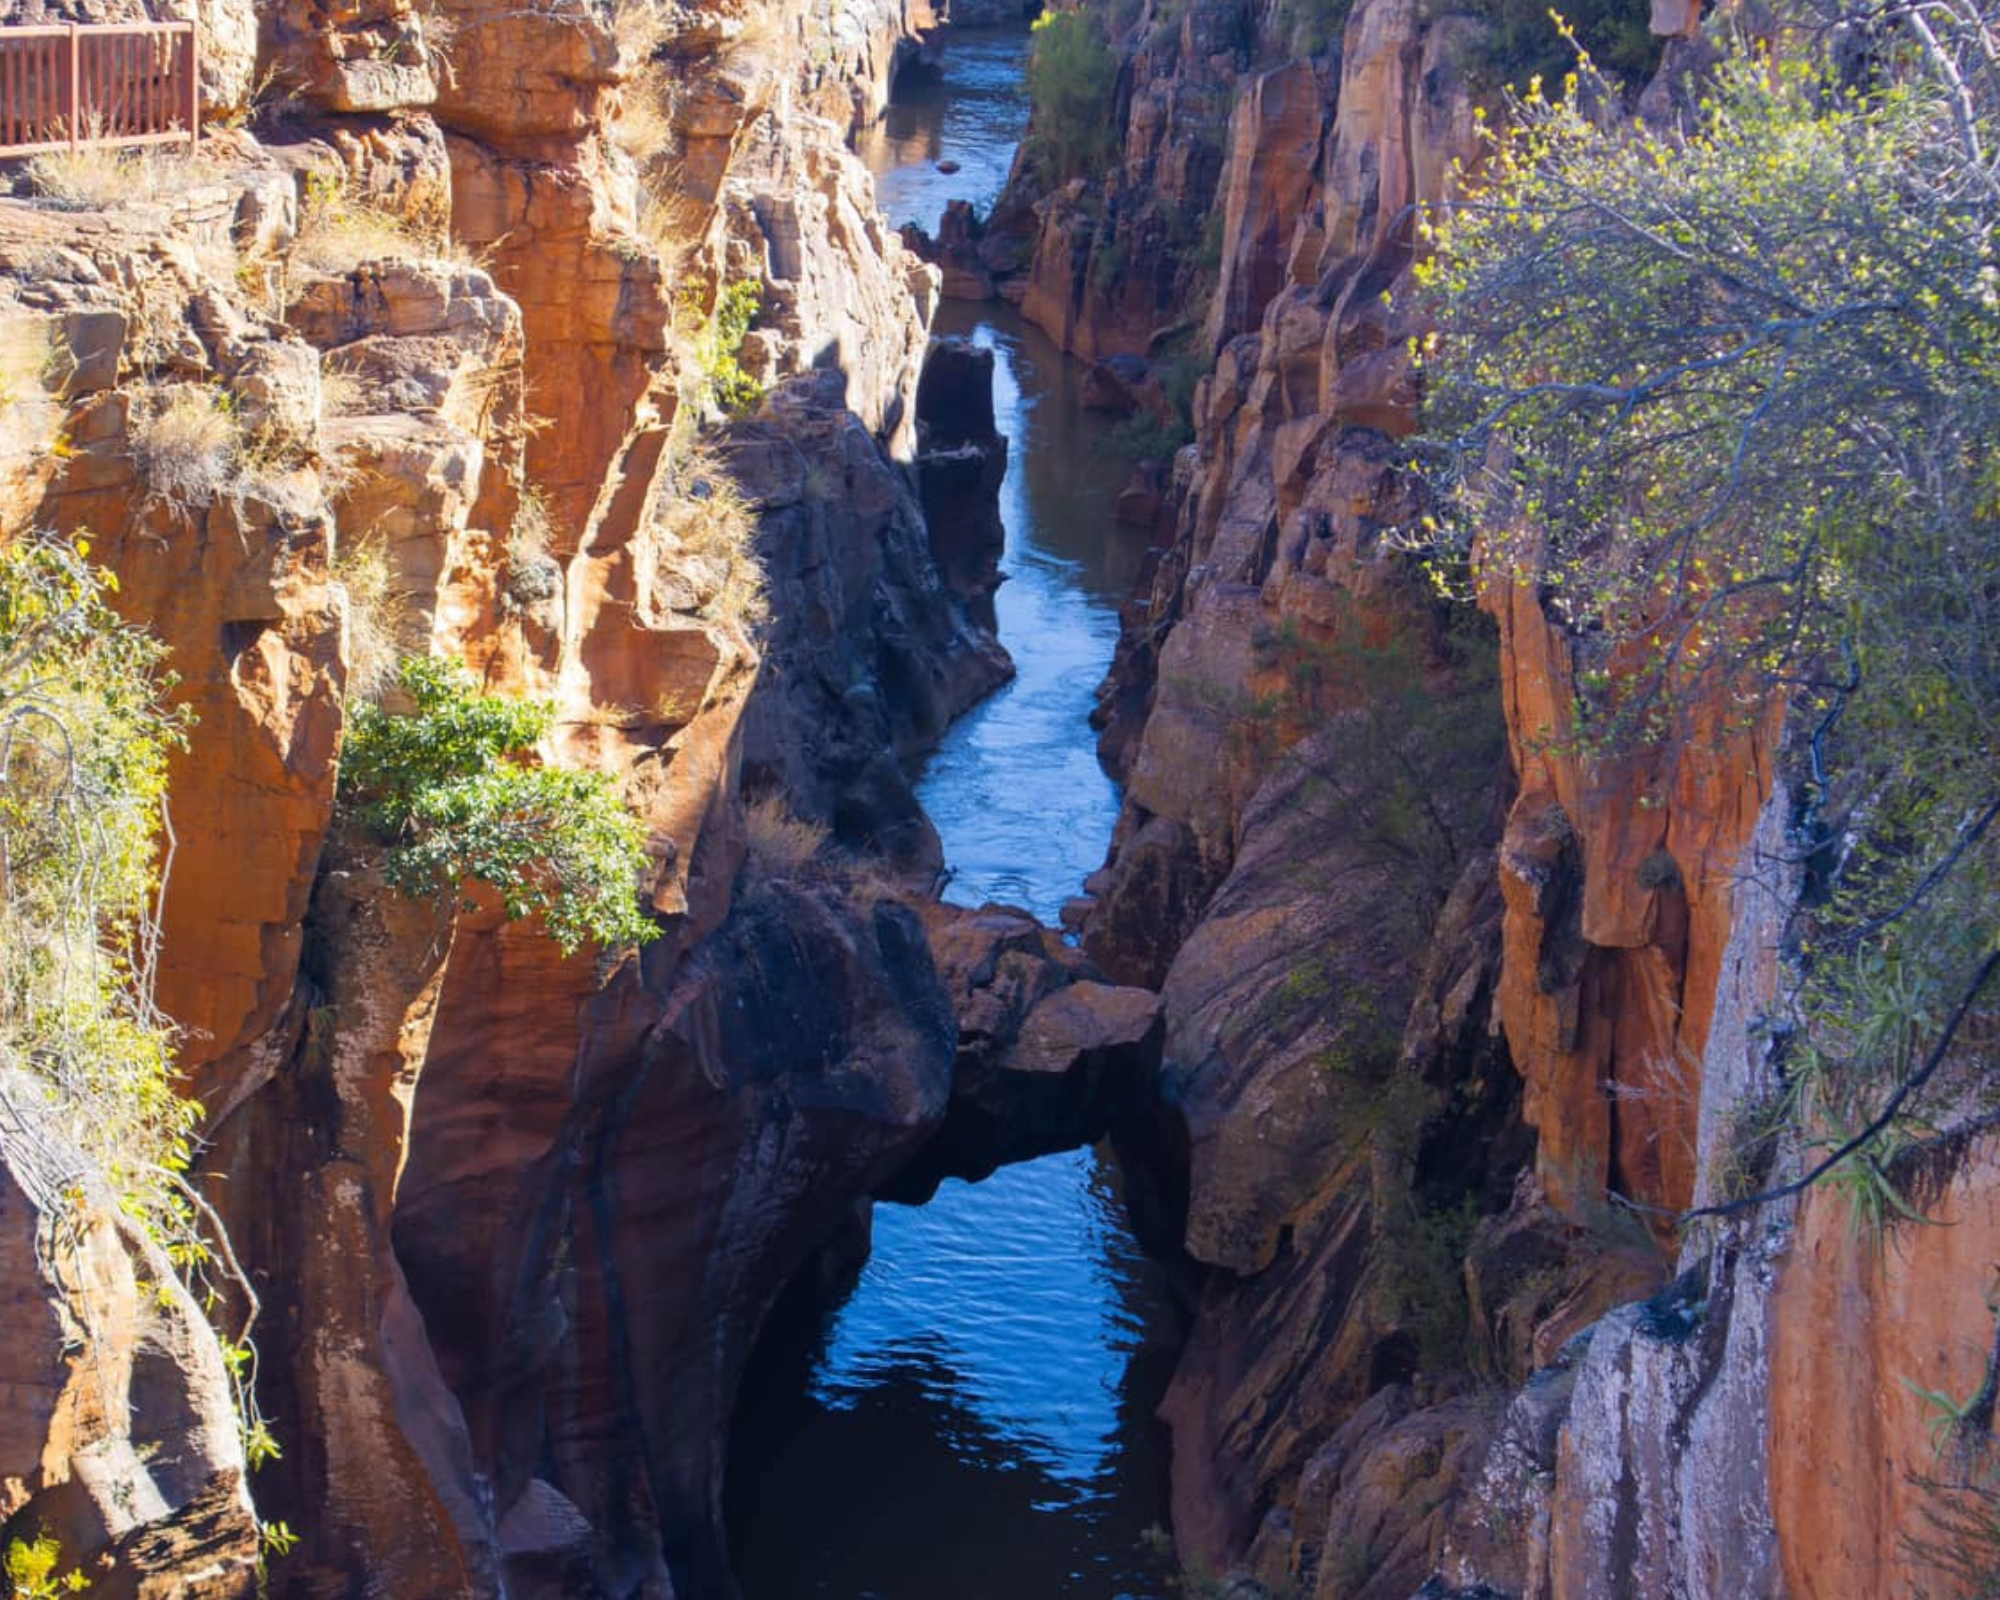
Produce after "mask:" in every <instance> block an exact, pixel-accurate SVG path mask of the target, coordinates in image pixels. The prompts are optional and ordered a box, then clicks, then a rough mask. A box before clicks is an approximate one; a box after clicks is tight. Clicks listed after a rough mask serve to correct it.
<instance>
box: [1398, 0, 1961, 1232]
mask: <svg viewBox="0 0 2000 1600" xmlns="http://www.w3.org/2000/svg"><path fill="white" fill-rule="evenodd" d="M1953 17H1954V14H1953V13H1951V12H1949V11H1945V10H1938V11H1936V12H1931V11H1925V12H1921V13H1918V12H1913V13H1907V14H1905V16H1904V19H1903V20H1902V21H1901V22H1899V23H1887V22H1877V23H1873V24H1870V28H1871V30H1872V31H1870V32H1866V33H1863V34H1860V35H1857V36H1856V37H1859V38H1862V39H1864V40H1866V39H1872V40H1874V53H1873V56H1872V59H1869V60H1865V61H1862V62H1861V63H1859V64H1858V65H1857V64H1856V63H1853V62H1847V61H1843V62H1839V63H1832V62H1827V63H1821V62H1815V61H1813V60H1811V59H1796V58H1795V59H1790V60H1784V61H1775V60H1768V59H1748V58H1746V59H1742V60H1739V61H1736V62H1734V63H1725V64H1724V66H1723V67H1722V68H1721V69H1720V70H1719V72H1718V73H1717V75H1716V77H1715V78H1714V80H1713V82H1712V83H1711V84H1710V85H1709V86H1708V87H1707V89H1706V91H1705V97H1704V98H1703V99H1702V101H1701V102H1700V104H1699V106H1698V107H1696V108H1695V110H1694V111H1693V113H1692V114H1691V116H1690V119H1689V122H1688V124H1687V125H1686V126H1685V127H1682V128H1678V129H1675V130H1673V131H1672V132H1670V133H1669V132H1653V131H1649V130H1648V129H1647V128H1645V127H1637V128H1635V127H1633V126H1632V125H1630V124H1617V125H1614V124H1612V123H1610V122H1608V121H1606V120H1603V119H1600V118H1596V117H1594V116H1592V115H1590V114H1588V113H1587V111H1586V109H1585V107H1584V105H1583V104H1582V103H1581V99H1580V96H1579V95H1578V94H1576V93H1572V94H1570V95H1568V96H1566V97H1565V98H1563V99H1561V100H1558V101H1549V100H1544V99H1541V98H1539V97H1531V98H1530V99H1529V100H1528V101H1527V102H1526V103H1525V104H1524V105H1522V106H1521V107H1520V108H1519V115H1518V117H1517V119H1516V121H1515V124H1514V126H1513V128H1512V129H1511V131H1509V132H1507V133H1505V134H1496V135H1495V136H1494V137H1493V138H1492V141H1491V149H1490V152H1489V155H1488V159H1487V160H1486V162H1485V164H1484V166H1483V168H1482V169H1481V172H1480V174H1479V175H1478V177H1476V178H1475V179H1473V180H1472V181H1471V182H1470V183H1469V184H1468V185H1467V187H1466V189H1465V192H1464V195H1463V198H1462V199H1461V201H1460V202H1459V203H1458V204H1457V205H1455V206H1454V207H1453V209H1452V210H1451V211H1450V212H1449V213H1446V214H1442V215H1440V216H1438V217H1436V218H1434V219H1433V238H1434V241H1435V243H1436V246H1437V251H1438V253H1437V256H1436V260H1435V262H1434V264H1433V265H1432V266H1431V267H1430V268H1429V269H1428V273H1427V276H1428V281H1429V285H1430V288H1431V291H1432V293H1433V295H1434V296H1435V300H1436V309H1437V312H1438V315H1439V317H1440V319H1441V323H1442V333H1441V335H1440V337H1439V339H1438V341H1437V343H1436V344H1435V346H1434V347H1433V348H1431V349H1429V350H1428V351H1426V353H1425V357H1424V371H1425V377H1426V381H1427V384H1428V386H1429V392H1430V417H1431V424H1432V427H1433V428H1434V429H1435V430H1437V433H1438V435H1439V437H1440V440H1441V442H1440V445H1439V447H1438V448H1437V449H1436V450H1435V451H1434V453H1433V454H1432V456H1431V458H1430V460H1431V468H1432V472H1433V476H1434V479H1435V481H1436V482H1437V484H1438V486H1439V488H1440V490H1441V492H1442V493H1443V494H1445V495H1446V496H1447V497H1448V503H1449V504H1450V505H1451V506H1452V508H1453V514H1452V515H1450V516H1449V517H1447V518H1446V519H1445V521H1446V526H1445V527H1444V528H1443V529H1442V530H1440V531H1441V532H1442V533H1443V534H1444V535H1445V538H1444V542H1445V544H1446V545H1447V546H1452V545H1454V544H1455V545H1456V546H1457V548H1458V550H1459V551H1460V553H1461V554H1462V553H1463V550H1464V548H1465V546H1466V545H1467V544H1469V543H1470V536H1471V534H1472V532H1473V531H1474V530H1475V529H1476V530H1477V531H1478V532H1479V534H1480V538H1481V547H1480V551H1479V556H1480V559H1481V561H1482V563H1483V567H1484V570H1485V573H1486V581H1487V582H1488V583H1490V584H1493V585H1496V586H1499V585H1509V584H1514V585H1520V586H1522V587H1523V588H1525V589H1527V590H1529V591H1531V592H1532V593H1534V594H1535V596H1536V597H1537V598H1538V600H1539V603H1540V605H1541V606H1542V609H1543V610H1544V611H1545V612H1546V613H1548V614H1549V615H1550V616H1551V617H1552V618H1553V619H1554V620H1556V621H1557V622H1558V623H1560V624H1562V625H1563V626H1564V628H1565V630H1566V633H1567V636H1568V639H1569V641H1570V647H1571V648H1572V649H1573V651H1574V654H1575V664H1576V672H1577V681H1578V686H1579V695H1578V699H1577V703H1576V705H1575V706H1574V708H1573V709H1572V711H1571V712H1570V714H1569V715H1568V717H1567V719H1566V722H1567V725H1566V726H1562V727H1555V728H1547V729H1525V730H1522V731H1523V732H1524V733H1525V734H1526V735H1527V736H1529V737H1531V738H1543V739H1547V740H1551V741H1555V742H1558V743H1561V742H1567V743H1569V744H1570V745H1571V746H1572V747H1574V748H1575V749H1577V750H1578V752H1579V753H1580V754H1583V755H1586V756H1590V755H1596V754H1602V753H1616V752H1622V751H1628V750H1631V749H1634V748H1648V747H1649V748H1651V749H1654V750H1656V751H1658V752H1660V753H1661V755H1662V757H1663V758H1665V757H1666V756H1668V755H1670V754H1671V753H1673V752H1675V751H1680V750H1687V749H1690V748H1692V747H1694V745H1695V742H1696V741H1705V744H1706V747H1707V748H1714V747H1715V746H1716V745H1717V744H1718V743H1719V742H1720V741H1724V740H1727V739H1728V738H1730V737H1731V736H1733V735H1735V734H1738V733H1741V732H1743V731H1746V730H1748V729H1750V728H1752V727H1757V726H1768V725H1769V724H1770V722H1771V720H1772V718H1773V715H1774V710H1775V708H1778V707H1783V708H1788V709H1789V712H1790V715H1791V718H1792V723H1793V729H1794V740H1793V744H1792V749H1793V750H1794V752H1795V753H1796V763H1795V764H1796V768H1797V770H1796V772H1795V780H1796V792H1797V795H1798V809H1797V814H1796V816H1795V818H1794V829H1793V839H1792V841H1791V845H1790V853H1791V854H1792V856H1793V858H1794V860H1795V861H1796V862H1797V863H1799V864H1800V865H1801V866H1802V867H1803V869H1804V871H1805V876H1806V894H1805V902H1806V903H1805V906H1804V908H1803V911H1802V914H1801V916H1800V917H1799V918H1798V920H1797V923H1796V925H1795V927H1794V929H1793V938H1792V943H1791V949H1790V954H1791V956H1792V957H1793V960H1792V964H1791V980H1790V989H1789V992H1788V993H1787V994H1786V995H1785V996H1783V997H1782V1000H1781V1003H1780V1006H1779V1007H1778V1009H1777V1012H1776V1014H1775V1015H1774V1019H1773V1022H1774V1027H1773V1031H1774V1033H1776V1034H1777V1035H1779V1036H1780V1037H1781V1038H1782V1039H1783V1040H1784V1041H1786V1046H1787V1050H1788V1059H1787V1061H1786V1070H1787V1075H1788V1078H1789V1080H1790V1081H1791V1083H1792V1084H1793V1085H1794V1090H1795V1093H1794V1103H1793V1114H1794V1117H1795V1119H1796V1120H1797V1122H1798V1123H1799V1125H1800V1127H1801V1131H1802V1133H1803V1135H1804V1138H1805V1139H1806V1141H1808V1146H1809V1148H1811V1149H1812V1153H1811V1154H1810V1155H1809V1157H1808V1160H1807V1162H1806V1170H1805V1171H1804V1172H1803V1173H1802V1174H1801V1175H1800V1177H1799V1178H1797V1179H1795V1180H1794V1181H1793V1182H1792V1183H1791V1184H1790V1185H1787V1186H1786V1187H1787V1188H1788V1189H1789V1188H1797V1187H1799V1186H1802V1185H1803V1184H1804V1183H1807V1182H1811V1181H1814V1180H1816V1179H1818V1178H1820V1177H1823V1176H1825V1175H1827V1174H1829V1173H1833V1172H1836V1171H1839V1170H1841V1169H1842V1168H1843V1167H1848V1168H1849V1169H1850V1170H1852V1164H1854V1163H1862V1164H1868V1163H1877V1164H1879V1161H1878V1158H1879V1157H1881V1156H1882V1155H1883V1154H1884V1153H1885V1148H1886V1147H1885V1145H1884V1140H1885V1139H1888V1140H1890V1141H1892V1142H1896V1143H1903V1142H1907V1141H1914V1145H1913V1147H1912V1148H1913V1149H1915V1150H1918V1151H1921V1149H1922V1148H1923V1147H1925V1146H1927V1145H1929V1144H1932V1143H1934V1142H1936V1141H1937V1140H1938V1138H1939V1130H1940V1129H1942V1130H1946V1131H1947V1132H1948V1131H1949V1130H1950V1128H1951V1127H1952V1126H1953V1125H1954V1124H1955V1123H1963V1122H1964V1121H1965V1119H1967V1118H1971V1119H1972V1120H1973V1122H1974V1123H1977V1122H1978V1121H1979V1119H1981V1118H1987V1117H1990V1116H1992V1115H1993V1114H1994V1113H1995V1110H1996V1107H1995V1100H1996V1098H2000V1095H1996V1089H2000V1086H1996V1084H1995V1083H1994V1082H1993V1081H1992V1075H1991V1071H1990V1066H1991V1063H1990V1037H1991V1034H1990V1028H1991V1024H1992V1018H1993V1006H1992V1002H1991V1001H1990V1000H1989V999H1988V998H1987V990H1988V987H1989V984H1990V983H1991V981H1992V979H1993V978H1994V975H1995V973H1996V972H2000V826H1996V824H1997V823H2000V496H1996V492H1995V490H1996V484H2000V477H1997V476H1996V472H1995V468H1994V465H1993V455H1992V451H1991V440H1992V439H1993V438H1994V437H1995V436H1996V434H2000V317H1996V315H1995V304H1996V289H1995V281H1994V272H1993V267H1992V252H1991V239H1992V236H1993V232H1994V229H1995V227H1996V225H2000V176H1996V172H1995V169H1994V166H1993V163H1992V161H1991V158H1990V157H1989V155H1988V152H1989V151H1991V150H1992V149H1994V148H1995V147H1996V145H1997V144H2000V78H1996V75H1995V74H1994V73H1993V72H1992V70H1991V66H1990V58H1989V56H1988V54H1987V42H1986V36H1985V34H1984V33H1983V31H1982V30H1981V29H1980V28H1979V27H1978V26H1975V25H1973V24H1971V23H1966V24H1963V25H1961V24H1959V23H1956V22H1954V20H1953ZM1597 98H1598V99H1599V100H1600V101H1602V99H1603V98H1604V94H1603V92H1602V89H1601V86H1600V93H1599V94H1598V96H1597ZM1755 865H1756V864H1755V863H1746V866H1747V867H1749V868H1750V869H1752V870H1754V868H1755ZM1899 1123H1900V1124H1901V1127H1900V1130H1898V1129H1897V1127H1896V1125H1897V1124H1899ZM1812 1141H1818V1144H1817V1147H1816V1148H1813V1147H1812V1145H1811V1142H1812ZM1967 1143H1968V1142H1967V1141H1961V1143H1960V1145H1958V1146H1956V1147H1955V1148H1961V1149H1962V1148H1964V1147H1965V1146H1966V1144H1967ZM1947 1147H1948V1146H1947V1145H1940V1146H1939V1148H1947ZM1769 1198H1770V1191H1768V1190H1766V1191H1764V1192H1762V1193H1760V1194H1757V1195H1748V1196H1741V1197H1739V1198H1736V1199H1734V1200H1733V1201H1731V1202H1730V1203H1729V1204H1730V1208H1732V1209H1733V1208H1735V1207H1740V1206H1744V1205H1750V1204H1756V1203H1760V1202H1761V1201H1763V1200H1767V1199H1769Z"/></svg>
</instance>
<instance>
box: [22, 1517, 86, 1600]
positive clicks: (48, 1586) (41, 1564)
mask: <svg viewBox="0 0 2000 1600" xmlns="http://www.w3.org/2000/svg"><path fill="white" fill-rule="evenodd" d="M62 1558H63V1555H62V1545H61V1543H60V1542H59V1541H58V1540H57V1539H56V1538H55V1536H54V1535H52V1534H47V1533H38V1534H36V1536H35V1537H34V1538H32V1539H20V1538H15V1539H9V1540H8V1541H7V1552H6V1555H5V1557H4V1558H0V1570H4V1571H5V1572H6V1574H7V1592H8V1594H9V1595H11V1596H14V1597H15V1600H61V1597H62V1596H63V1595H69V1594H81V1593H82V1592H83V1591H84V1590H86V1589H88V1588H89V1587H90V1580H89V1579H88V1578H86V1577H85V1576H84V1575H83V1573H82V1572H81V1571H80V1570H78V1569H77V1568H75V1567H72V1568H70V1570H69V1571H68V1572H66V1573H63V1574H62V1575H61V1576H60V1577H58V1576H57V1572H58V1570H59V1569H60V1568H61V1566H62Z"/></svg>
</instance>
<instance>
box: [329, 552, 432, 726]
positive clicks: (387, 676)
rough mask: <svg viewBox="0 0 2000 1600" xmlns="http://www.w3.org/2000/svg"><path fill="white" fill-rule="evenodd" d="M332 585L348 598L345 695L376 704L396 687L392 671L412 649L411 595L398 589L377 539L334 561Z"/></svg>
mask: <svg viewBox="0 0 2000 1600" xmlns="http://www.w3.org/2000/svg"><path fill="white" fill-rule="evenodd" d="M332 577H333V581H334V582H335V583H337V584H339V585H340V587H341V588H342V589H343V590H344V591H345V592H346V595H347V694H348V698H349V700H350V701H353V700H366V701H370V702H373V701H376V700H380V699H381V698H382V696H383V695H384V694H386V693H388V691H389V690H390V689H392V688H394V687H395V685H396V669H397V667H398V665H399V664H400V663H401V661H402V659H403V657H404V656H406V655H408V654H409V653H410V652H411V651H412V650H414V649H415V648H416V641H415V640H414V639H413V638H412V634H413V633H414V631H415V629H414V618H413V616H412V613H411V608H410V599H409V595H408V594H407V593H406V592H404V591H403V590H401V589H398V588H397V587H396V582H395V573H394V570H393V569H392V568H391V566H390V564H389V553H388V551H387V549H385V548H384V546H383V543H382V541H381V540H380V539H363V540H361V541H360V542H359V543H358V544H356V545H355V546H354V547H353V548H352V549H350V550H345V551H342V552H341V553H340V554H339V555H338V556H336V557H335V558H334V563H333V573H332Z"/></svg>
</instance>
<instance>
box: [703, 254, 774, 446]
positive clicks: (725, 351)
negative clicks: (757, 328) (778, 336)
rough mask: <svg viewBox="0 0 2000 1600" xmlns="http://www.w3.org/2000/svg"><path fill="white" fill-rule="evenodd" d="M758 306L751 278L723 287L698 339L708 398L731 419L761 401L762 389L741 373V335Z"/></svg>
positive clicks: (759, 295) (759, 300) (758, 293)
mask: <svg viewBox="0 0 2000 1600" xmlns="http://www.w3.org/2000/svg"><path fill="white" fill-rule="evenodd" d="M762 305H763V291H762V290H761V289H760V288H759V287H758V285H757V282H756V280H755V279H754V278H737V279H735V280H734V281H732V282H729V283H725V284H724V285H723V286H722V292H721V293H720V294H719V295H717V296H716V299H715V310H714V311H713V312H712V313H711V314H710V316H709V319H708V330H707V332H706V333H705V334H704V335H703V336H702V339H701V344H700V351H699V354H700V360H701V370H702V376H703V377H705V378H706V379H707V380H708V393H709V397H710V398H711V399H712V400H713V401H714V402H715V404H716V405H717V406H719V407H720V408H721V409H722V410H723V411H724V412H726V413H727V414H728V415H730V416H732V417H740V416H744V415H747V414H748V413H749V412H752V411H755V410H756V409H757V407H758V406H759V405H761V404H762V403H763V400H764V386H763V385H762V384H761V383H759V382H758V381H757V380H756V379H755V378H753V377H751V376H750V374H749V373H747V372H745V371H744V370H743V363H742V354H743V339H744V335H746V334H747V333H749V331H750V324H751V323H753V322H755V321H756V320H757V312H758V310H759V309H760V308H761V307H762Z"/></svg>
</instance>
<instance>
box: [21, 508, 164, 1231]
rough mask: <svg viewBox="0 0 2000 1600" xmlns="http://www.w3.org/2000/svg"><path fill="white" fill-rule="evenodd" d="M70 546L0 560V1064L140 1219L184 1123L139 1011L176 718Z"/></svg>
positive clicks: (95, 576) (151, 1203)
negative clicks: (96, 1164) (39, 1084)
mask: <svg viewBox="0 0 2000 1600" xmlns="http://www.w3.org/2000/svg"><path fill="white" fill-rule="evenodd" d="M88 555H89V547H88V545H87V544H78V545H67V544H62V543H56V542H52V541H44V540H26V541H22V542H19V543H16V544H14V545H10V546H9V547H7V549H6V550H5V551H0V1058H4V1059H5V1060H6V1061H8V1062H10V1063H12V1064H16V1065H20V1066H24V1067H27V1068H28V1069H30V1070H31V1071H33V1072H34V1073H35V1074H36V1076H38V1077H40V1078H41V1079H43V1080H44V1081H45V1082H46V1083H47V1084H48V1085H49V1087H50V1090H51V1093H52V1094H53V1095H54V1096H55V1097H56V1103H57V1105H58V1106H59V1108H60V1116H61V1120H62V1123H63V1126H64V1131H65V1132H66V1133H67V1134H68V1135H70V1136H71V1137H73V1138H74V1139H75V1140H76V1141H77V1142H78V1143H79V1144H81V1145H82V1146H83V1147H84V1148H85V1150H86V1151H88V1152H89V1153H90V1154H92V1155H93V1156H95V1157H97V1158H98V1159H99V1161H100V1162H101V1163H102V1164H103V1165H104V1166H105V1168H106V1170H107V1171H108V1172H109V1173H110V1174H111V1176H112V1179H113V1181H114V1183H116V1184H117V1185H118V1186H119V1187H120V1189H121V1190H123V1191H127V1192H130V1193H131V1194H133V1195H134V1196H135V1197H137V1202H138V1204H139V1205H140V1207H141V1209H154V1210H164V1211H168V1212H174V1213H177V1212H178V1208H179V1206H180V1199H179V1197H178V1194H177V1192H176V1191H177V1187H178V1185H177V1181H176V1180H177V1175H178V1173H179V1172H180V1171H181V1169H182V1168H184V1167H185V1165H186V1160H187V1154H188V1145H187V1140H188V1137H189V1133H190V1130H191V1129H192V1127H193V1124H194V1121H195V1118H196V1117H197V1116H198V1114H199V1108H198V1107H195V1106H193V1105H192V1104H190V1103H189V1102H188V1101H185V1100H183V1099H181V1098H180V1096H179V1095H178V1094H176V1093H175V1091H174V1084H173V1032H172V1029H171V1026H170V1025H169V1023H168V1022H167V1019H166V1018H164V1017H163V1016H161V1015H160V1014H159V1012H158V1011H157V1010H155V1009H154V1006H153V998H152V974H153V967H154V960H155V956H156V940H157V927H156V925H155V922H154V896H155V894H156V893H157V891H158V889H159V884H160V879H161V868H160V860H159V856H158V853H157V846H158V842H159V834H160V829H161V824H162V820H163V817H164V807H165V802H166V784H167V757H168V754H169V753H170V752H171V751H172V750H173V749H175V748H176V747H178V746H179V745H180V744H181V743H182V741H183V739H184V737H185V732H186V727H187V718H186V716H185V714H184V713H183V712H181V711H180V710H179V709H178V708H176V707H174V706H173V705H172V704H171V702H170V700H169V694H170V691H171V689H172V685H173V678H172V675H171V674H170V673H168V672H167V671H166V669H165V666H164V664H163V658H164V656H165V651H164V649H163V648H162V647H161V645H160V644H159V642H158V641H157V640H155V639H154V638H152V637H151V635H149V634H147V633H145V632H144V631H143V630H141V629H138V628H134V627H131V626H129V625H128V624H126V623H125V622H123V621H122V620H120V618H119V617H118V616H117V614H116V613H115V612H113V611H112V610H111V608H110V606H109V605H108V604H107V603H106V601H105V598H104V597H105V595H106V594H107V593H108V592H109V591H110V590H111V589H112V588H113V587H114V584H113V580H112V578H111V576H110V574H109V573H106V572H102V571H99V570H97V569H94V568H92V567H91V566H90V565H89V564H88V559H87V558H88Z"/></svg>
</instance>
